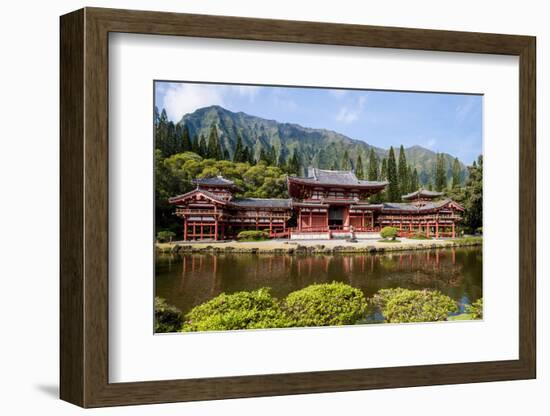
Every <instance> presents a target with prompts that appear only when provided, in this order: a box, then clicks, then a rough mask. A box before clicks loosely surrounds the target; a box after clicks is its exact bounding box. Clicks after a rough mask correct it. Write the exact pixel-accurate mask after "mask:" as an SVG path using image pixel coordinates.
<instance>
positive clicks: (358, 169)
mask: <svg viewBox="0 0 550 416" xmlns="http://www.w3.org/2000/svg"><path fill="white" fill-rule="evenodd" d="M364 174H365V173H364V171H363V160H362V159H361V154H358V155H357V161H356V162H355V176H357V178H359V179H364Z"/></svg>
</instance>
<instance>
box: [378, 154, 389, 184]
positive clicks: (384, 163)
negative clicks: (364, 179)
mask: <svg viewBox="0 0 550 416" xmlns="http://www.w3.org/2000/svg"><path fill="white" fill-rule="evenodd" d="M380 180H382V181H387V180H388V159H386V158H384V159H382V167H381V168H380Z"/></svg>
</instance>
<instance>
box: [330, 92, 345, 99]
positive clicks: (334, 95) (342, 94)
mask: <svg viewBox="0 0 550 416" xmlns="http://www.w3.org/2000/svg"><path fill="white" fill-rule="evenodd" d="M328 93H329V94H330V95H332V96H333V97H335V98H342V97H345V96H346V94H347V93H348V92H347V91H346V90H329V91H328Z"/></svg>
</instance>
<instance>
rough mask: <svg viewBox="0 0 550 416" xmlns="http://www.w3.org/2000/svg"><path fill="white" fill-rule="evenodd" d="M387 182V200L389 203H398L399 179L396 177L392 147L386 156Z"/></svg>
mask: <svg viewBox="0 0 550 416" xmlns="http://www.w3.org/2000/svg"><path fill="white" fill-rule="evenodd" d="M388 182H389V184H388V200H389V201H391V202H396V201H400V200H401V198H400V194H399V178H398V176H397V165H396V163H395V153H394V151H393V146H391V147H390V151H389V154H388Z"/></svg>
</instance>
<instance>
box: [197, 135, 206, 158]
mask: <svg viewBox="0 0 550 416" xmlns="http://www.w3.org/2000/svg"><path fill="white" fill-rule="evenodd" d="M199 155H201V156H202V157H207V156H208V155H207V147H206V137H204V134H201V138H200V140H199Z"/></svg>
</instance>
